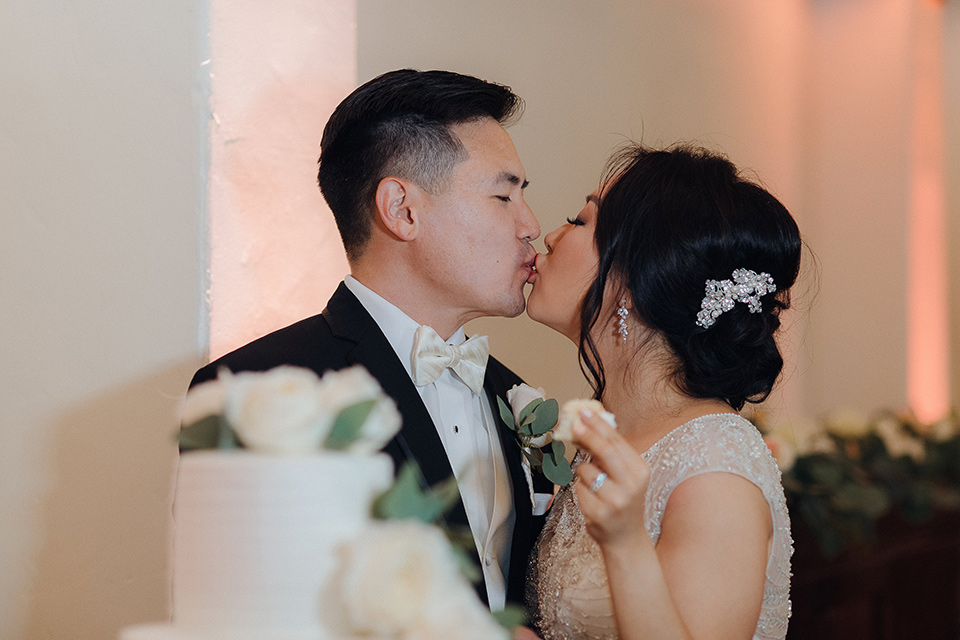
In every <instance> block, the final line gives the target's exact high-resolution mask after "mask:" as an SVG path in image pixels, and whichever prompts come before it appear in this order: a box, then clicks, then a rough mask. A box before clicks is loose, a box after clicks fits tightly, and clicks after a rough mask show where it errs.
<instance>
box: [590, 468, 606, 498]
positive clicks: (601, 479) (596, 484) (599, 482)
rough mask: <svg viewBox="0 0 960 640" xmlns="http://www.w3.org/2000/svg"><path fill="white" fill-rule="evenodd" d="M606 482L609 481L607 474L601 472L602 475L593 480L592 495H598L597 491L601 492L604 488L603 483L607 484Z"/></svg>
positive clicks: (591, 485)
mask: <svg viewBox="0 0 960 640" xmlns="http://www.w3.org/2000/svg"><path fill="white" fill-rule="evenodd" d="M606 480H607V474H605V473H604V472H603V471H601V472H600V475H598V476H597V477H596V478H595V479H594V480H593V483H591V484H590V493H596V492H597V491H599V490H600V487H602V486H603V483H604V482H606Z"/></svg>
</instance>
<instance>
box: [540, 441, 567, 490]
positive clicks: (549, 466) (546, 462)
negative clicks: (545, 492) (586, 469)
mask: <svg viewBox="0 0 960 640" xmlns="http://www.w3.org/2000/svg"><path fill="white" fill-rule="evenodd" d="M558 445H559V447H560V448H559V455H557V453H556V452H557V451H558V449H557V446H558ZM548 447H550V451H549V454H548V455H544V456H543V467H542V471H543V475H545V476H546V477H547V480H549V481H550V482H552V483H553V484H556V485H560V486H561V487H565V486H567V485H568V484H570V483H571V482H573V471H572V470H571V469H570V463H569V462H567V459H566V458H564V457H563V448H562V447H563V443H562V442H560V441H554V442H551V443H550V444H549V445H548ZM546 448H547V447H544V449H546Z"/></svg>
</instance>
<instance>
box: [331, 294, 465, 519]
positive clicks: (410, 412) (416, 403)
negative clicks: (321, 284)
mask: <svg viewBox="0 0 960 640" xmlns="http://www.w3.org/2000/svg"><path fill="white" fill-rule="evenodd" d="M323 316H324V318H326V319H327V323H328V324H329V325H330V329H331V331H332V333H333V335H334V336H335V337H336V338H338V339H340V340H345V341H349V342H351V343H352V344H353V346H352V348H349V349H348V350H347V354H346V360H347V363H348V364H361V365H363V366H364V367H366V369H367V370H368V371H369V372H370V374H371V375H372V376H373V377H374V378H376V379H377V380H378V381H379V382H380V385H381V386H382V387H383V390H384V392H386V394H387V395H389V396H390V397H391V398H393V399H394V401H396V403H397V409H398V410H399V411H400V415H401V416H403V427H402V429H401V431H400V433H399V434H397V436H396V438H394V440H393V441H391V442H390V443H389V444H388V445H387V447H386V448H385V449H384V450H385V451H386V452H387V453H389V454H390V455H391V456H392V457H393V459H394V463H395V464H396V465H397V470H398V471H399V469H400V467H401V466H402V465H403V463H404V462H406V461H407V460H413V461H415V462H416V463H417V465H418V466H419V467H420V472H421V474H422V475H423V480H424V482H425V484H427V485H433V484H436V483H437V482H441V481H443V480H446V479H447V478H449V477H450V476H452V475H453V470H452V468H451V467H450V462H449V461H448V459H447V454H446V451H445V450H444V448H443V443H442V442H441V441H440V436H439V434H438V433H437V428H436V426H435V425H434V424H433V420H432V419H431V418H430V413H429V412H428V411H427V408H426V406H424V404H423V399H422V398H421V397H420V393H419V392H418V391H417V388H416V387H415V386H414V384H413V381H412V380H410V376H409V374H408V373H407V370H406V369H404V367H403V364H402V363H401V362H400V360H399V359H398V358H397V354H396V352H394V350H393V347H391V346H390V343H389V342H388V341H387V338H386V336H384V335H383V332H382V331H381V330H380V327H379V326H377V323H376V322H375V321H374V319H373V318H372V317H371V316H370V314H369V313H367V310H366V309H364V308H363V305H362V304H360V301H359V300H357V298H356V297H355V296H354V295H353V294H352V293H350V290H349V289H347V287H346V285H344V284H342V283H341V284H340V287H339V288H338V289H337V291H336V292H335V293H334V294H333V297H331V298H330V301H329V302H328V303H327V308H326V309H324V310H323ZM448 519H449V520H450V521H452V522H456V523H458V524H467V519H466V512H465V511H464V510H463V505H462V504H460V505H459V506H458V507H457V508H456V509H455V510H454V511H453V512H452V513H451V514H448Z"/></svg>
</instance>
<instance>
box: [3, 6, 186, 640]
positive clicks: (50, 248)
mask: <svg viewBox="0 0 960 640" xmlns="http://www.w3.org/2000/svg"><path fill="white" fill-rule="evenodd" d="M204 23H205V16H204V12H203V9H202V7H200V6H198V5H197V4H196V3H195V2H194V1H193V0H172V1H170V2H162V3H117V2H106V1H103V0H90V1H88V2H83V3H64V2H54V1H51V0H32V1H31V2H3V3H0V83H2V87H3V88H2V90H0V217H2V223H0V638H4V639H7V638H9V639H10V640H14V639H17V640H39V639H41V638H56V639H58V640H60V639H71V638H76V639H78V640H79V639H84V640H88V639H89V640H94V639H96V640H99V639H109V638H113V637H114V636H115V634H116V630H117V629H118V628H119V627H120V626H121V625H122V624H125V623H129V622H133V621H137V620H146V619H151V618H161V617H163V616H164V615H166V611H167V600H168V595H167V592H168V585H169V577H168V575H167V567H166V558H165V557H166V552H167V547H168V539H169V538H168V532H169V525H168V521H169V517H170V508H169V494H170V479H171V472H172V470H173V468H174V467H173V465H174V463H175V459H176V453H175V451H176V449H175V446H174V439H173V438H174V435H175V425H176V413H177V405H178V402H179V399H180V395H181V393H182V389H183V386H184V384H185V381H186V379H187V376H188V375H189V371H191V370H192V369H193V368H194V367H195V366H196V364H197V363H198V362H199V360H200V358H199V357H198V356H199V353H200V351H201V345H200V344H199V340H198V327H199V326H200V324H201V323H202V317H201V301H202V289H201V281H202V278H201V274H202V270H203V267H202V262H201V254H202V250H203V244H204V239H203V234H202V223H201V208H202V207H201V203H202V201H203V172H204V160H203V156H204V150H205V148H204V142H203V136H202V131H203V127H204V126H205V122H203V121H202V119H201V113H202V105H203V96H202V92H201V87H200V86H199V85H198V84H197V81H196V78H197V69H198V64H199V62H200V61H201V60H202V55H203V54H202V51H201V49H202V46H203V45H202V42H203V40H202V37H203V33H204Z"/></svg>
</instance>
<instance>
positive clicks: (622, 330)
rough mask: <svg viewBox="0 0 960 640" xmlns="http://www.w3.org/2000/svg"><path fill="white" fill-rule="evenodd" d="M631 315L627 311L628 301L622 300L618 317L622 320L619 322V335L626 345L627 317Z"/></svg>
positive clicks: (618, 308)
mask: <svg viewBox="0 0 960 640" xmlns="http://www.w3.org/2000/svg"><path fill="white" fill-rule="evenodd" d="M629 314H630V312H629V311H627V299H626V298H621V299H620V306H619V307H617V315H618V316H620V319H619V320H618V321H617V333H619V334H620V341H621V342H623V343H624V344H626V343H627V333H628V329H627V316H628V315H629Z"/></svg>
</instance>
